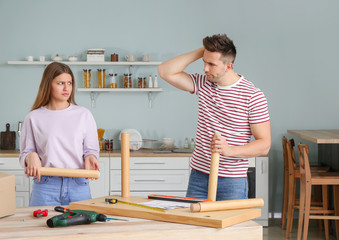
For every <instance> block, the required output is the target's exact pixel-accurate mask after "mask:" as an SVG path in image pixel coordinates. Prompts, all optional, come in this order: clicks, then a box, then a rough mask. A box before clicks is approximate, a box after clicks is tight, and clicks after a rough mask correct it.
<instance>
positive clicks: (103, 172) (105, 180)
mask: <svg viewBox="0 0 339 240" xmlns="http://www.w3.org/2000/svg"><path fill="white" fill-rule="evenodd" d="M99 165H100V177H99V179H97V180H95V179H94V180H91V179H90V180H89V186H90V189H91V195H92V198H98V197H104V196H107V195H108V193H109V157H100V158H99Z"/></svg>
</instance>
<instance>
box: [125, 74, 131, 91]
mask: <svg viewBox="0 0 339 240" xmlns="http://www.w3.org/2000/svg"><path fill="white" fill-rule="evenodd" d="M131 87H132V74H131V73H129V74H127V73H125V74H124V88H131Z"/></svg>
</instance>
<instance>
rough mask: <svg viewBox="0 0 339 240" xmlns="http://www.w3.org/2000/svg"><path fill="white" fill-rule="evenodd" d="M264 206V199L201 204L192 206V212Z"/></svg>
mask: <svg viewBox="0 0 339 240" xmlns="http://www.w3.org/2000/svg"><path fill="white" fill-rule="evenodd" d="M263 206H264V200H263V199H262V198H251V199H237V200H225V201H214V202H200V203H194V204H191V212H212V211H225V210H235V209H246V208H255V207H263Z"/></svg>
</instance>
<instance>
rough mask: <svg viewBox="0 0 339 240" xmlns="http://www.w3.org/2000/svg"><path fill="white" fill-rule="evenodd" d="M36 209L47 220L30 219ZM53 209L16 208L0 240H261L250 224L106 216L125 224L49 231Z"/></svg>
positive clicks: (0, 222) (0, 227)
mask: <svg viewBox="0 0 339 240" xmlns="http://www.w3.org/2000/svg"><path fill="white" fill-rule="evenodd" d="M66 207H67V206H66ZM37 209H41V210H44V209H48V217H41V218H36V217H33V211H35V210H37ZM53 209H54V207H52V206H49V207H26V208H17V209H16V214H15V215H12V216H8V217H4V218H1V219H0V239H9V238H20V239H32V238H34V239H38V238H41V239H46V238H48V239H65V238H66V239H91V240H92V239H108V238H114V239H119V240H132V239H133V240H134V239H138V240H146V239H147V240H153V239H163V240H177V239H213V240H218V239H237V240H241V239H263V229H262V226H260V225H259V224H257V223H255V222H253V221H246V222H242V223H239V224H236V225H233V226H230V227H226V228H222V229H219V228H210V227H200V226H194V225H186V224H177V223H168V222H161V221H153V220H145V219H138V218H129V217H121V216H111V215H107V216H108V217H116V218H120V219H126V220H128V221H117V220H112V221H108V222H95V223H92V224H90V225H77V226H69V227H57V228H49V227H48V226H47V225H46V221H47V219H49V218H51V217H53V216H55V215H59V214H61V213H59V212H55V211H54V210H53Z"/></svg>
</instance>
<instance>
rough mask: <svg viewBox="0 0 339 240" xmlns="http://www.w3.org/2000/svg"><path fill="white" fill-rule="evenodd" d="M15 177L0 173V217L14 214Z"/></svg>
mask: <svg viewBox="0 0 339 240" xmlns="http://www.w3.org/2000/svg"><path fill="white" fill-rule="evenodd" d="M15 210H16V198H15V176H14V175H10V174H7V173H3V172H0V217H5V216H8V215H13V214H15Z"/></svg>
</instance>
